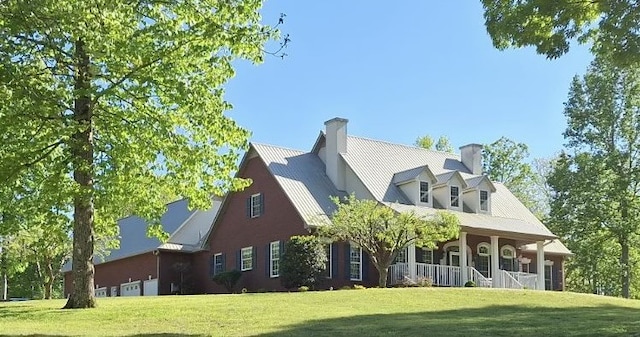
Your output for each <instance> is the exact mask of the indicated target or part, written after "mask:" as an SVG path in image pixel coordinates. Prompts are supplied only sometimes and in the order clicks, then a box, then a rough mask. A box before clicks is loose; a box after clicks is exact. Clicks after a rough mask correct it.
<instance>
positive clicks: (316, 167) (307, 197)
mask: <svg viewBox="0 0 640 337" xmlns="http://www.w3.org/2000/svg"><path fill="white" fill-rule="evenodd" d="M252 146H253V148H254V149H255V151H256V152H257V153H258V154H259V155H260V157H261V158H262V160H263V161H264V163H265V164H266V165H267V167H268V168H269V171H270V172H271V173H272V174H273V176H274V177H275V178H276V180H277V181H278V183H279V184H280V186H281V187H282V189H283V190H284V191H285V193H286V194H287V196H288V197H289V199H290V200H291V203H292V204H293V205H294V206H295V208H296V209H297V210H298V212H299V213H300V216H301V217H302V219H303V220H304V221H305V223H306V224H307V225H321V224H326V223H329V218H328V217H327V214H332V213H333V212H334V210H335V209H336V207H335V204H334V203H333V202H332V201H331V196H338V197H343V196H344V193H342V192H339V191H338V190H337V189H336V188H335V186H334V185H333V183H332V182H331V180H329V177H328V176H327V174H326V172H325V166H324V163H323V162H322V160H320V158H319V157H318V156H317V155H315V154H313V153H304V152H302V151H296V150H291V149H285V148H281V147H276V146H271V145H264V144H255V143H253V144H252Z"/></svg>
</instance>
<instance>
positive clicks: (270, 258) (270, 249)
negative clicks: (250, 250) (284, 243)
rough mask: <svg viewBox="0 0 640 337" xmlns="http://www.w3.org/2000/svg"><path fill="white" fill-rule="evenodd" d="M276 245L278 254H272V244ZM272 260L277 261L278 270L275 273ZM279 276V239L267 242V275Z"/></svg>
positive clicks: (271, 276)
mask: <svg viewBox="0 0 640 337" xmlns="http://www.w3.org/2000/svg"><path fill="white" fill-rule="evenodd" d="M274 245H276V246H277V251H278V256H277V257H274V256H273V246H274ZM274 261H278V270H277V273H274V268H273V265H274V263H273V262H274ZM279 276H280V241H272V242H271V243H269V277H270V278H276V277H279Z"/></svg>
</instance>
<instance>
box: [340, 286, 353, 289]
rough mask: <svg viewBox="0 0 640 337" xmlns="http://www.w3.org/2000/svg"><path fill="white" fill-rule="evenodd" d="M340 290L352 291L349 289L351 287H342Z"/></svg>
mask: <svg viewBox="0 0 640 337" xmlns="http://www.w3.org/2000/svg"><path fill="white" fill-rule="evenodd" d="M340 290H351V287H349V286H342V287H340Z"/></svg>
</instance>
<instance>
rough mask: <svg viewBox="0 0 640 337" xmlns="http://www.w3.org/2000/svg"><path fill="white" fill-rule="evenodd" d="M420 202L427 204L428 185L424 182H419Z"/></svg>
mask: <svg viewBox="0 0 640 337" xmlns="http://www.w3.org/2000/svg"><path fill="white" fill-rule="evenodd" d="M420 202H424V203H427V204H428V203H429V183H428V182H426V181H421V182H420Z"/></svg>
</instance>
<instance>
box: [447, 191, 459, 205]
mask: <svg viewBox="0 0 640 337" xmlns="http://www.w3.org/2000/svg"><path fill="white" fill-rule="evenodd" d="M449 191H450V193H451V207H460V187H458V186H451V187H450V188H449Z"/></svg>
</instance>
